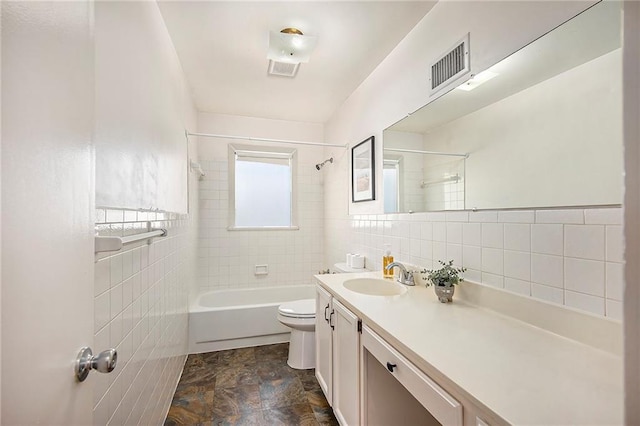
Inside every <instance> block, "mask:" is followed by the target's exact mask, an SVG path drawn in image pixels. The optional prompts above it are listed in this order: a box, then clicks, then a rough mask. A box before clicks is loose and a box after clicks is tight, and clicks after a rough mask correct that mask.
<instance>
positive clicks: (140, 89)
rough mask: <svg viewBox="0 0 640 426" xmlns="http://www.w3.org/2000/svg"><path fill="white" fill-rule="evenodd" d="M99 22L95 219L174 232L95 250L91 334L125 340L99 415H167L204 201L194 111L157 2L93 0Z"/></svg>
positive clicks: (111, 225) (132, 419) (98, 381)
mask: <svg viewBox="0 0 640 426" xmlns="http://www.w3.org/2000/svg"><path fill="white" fill-rule="evenodd" d="M95 26H96V31H95V37H96V44H95V46H96V47H95V49H96V88H95V91H96V124H95V126H96V127H95V140H96V205H97V206H98V207H101V208H99V209H98V210H97V215H96V229H97V231H98V232H99V234H100V235H119V236H123V235H129V234H132V233H139V232H143V230H144V229H145V226H146V222H147V221H151V222H152V226H154V227H166V228H169V236H168V237H167V238H163V239H160V238H158V239H155V240H154V242H153V244H152V245H149V246H147V245H145V244H142V245H141V246H140V247H135V246H127V247H126V248H125V250H124V251H123V252H120V253H116V254H115V255H112V256H104V255H100V256H96V261H97V262H96V264H95V279H94V284H95V285H94V306H95V315H94V333H95V337H94V340H95V343H94V344H95V346H96V348H106V347H115V348H117V349H118V352H119V360H118V362H119V365H118V367H117V368H116V370H115V371H114V372H113V373H111V374H109V375H99V376H97V377H95V378H93V380H94V382H95V386H96V388H95V390H94V393H93V396H94V399H93V411H94V423H95V424H114V425H115V424H125V423H127V424H160V423H161V422H163V421H164V416H165V415H166V413H167V410H168V408H169V406H170V404H171V399H172V396H173V393H174V391H175V387H176V385H177V383H178V380H179V378H180V374H181V371H182V367H183V364H184V361H185V358H186V353H187V337H188V336H187V333H188V328H187V325H188V299H189V288H190V283H191V281H192V279H193V272H194V271H195V255H196V253H195V246H196V238H197V211H198V197H197V176H196V175H195V174H194V173H189V174H187V173H188V171H187V164H188V158H187V150H188V153H189V156H190V159H193V160H195V161H197V159H198V157H197V145H196V141H195V140H192V141H191V142H190V144H189V146H188V147H187V138H186V136H185V133H184V131H185V129H188V130H194V129H195V128H196V122H197V115H196V111H195V108H194V107H193V104H192V102H191V98H190V95H189V90H188V88H187V84H186V81H185V78H184V75H183V73H182V69H181V67H180V63H179V61H178V57H177V54H176V52H175V50H174V48H173V45H172V43H171V40H170V38H169V34H168V31H167V29H166V27H165V24H164V21H163V19H162V16H161V15H160V12H159V9H158V6H157V4H156V3H155V2H96V3H95ZM187 176H188V177H187ZM187 182H188V183H187ZM122 207H127V208H128V209H127V210H123V209H122ZM156 209H158V210H159V211H156ZM150 210H153V211H150ZM187 211H188V212H189V214H188V215H187V214H186V213H187Z"/></svg>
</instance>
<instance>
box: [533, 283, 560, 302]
mask: <svg viewBox="0 0 640 426" xmlns="http://www.w3.org/2000/svg"><path fill="white" fill-rule="evenodd" d="M531 296H533V297H535V298H536V299H540V300H546V301H547V302H552V303H557V304H559V305H562V304H564V292H563V291H562V290H561V289H559V288H556V287H549V286H546V285H542V284H536V283H531Z"/></svg>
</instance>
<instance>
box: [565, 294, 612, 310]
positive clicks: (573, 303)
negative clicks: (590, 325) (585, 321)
mask: <svg viewBox="0 0 640 426" xmlns="http://www.w3.org/2000/svg"><path fill="white" fill-rule="evenodd" d="M564 298H565V302H564V303H565V305H567V306H569V307H571V308H575V309H579V310H581V311H586V312H591V313H592V314H596V315H604V298H602V297H596V296H591V295H588V294H584V293H576V292H573V291H569V290H565V292H564Z"/></svg>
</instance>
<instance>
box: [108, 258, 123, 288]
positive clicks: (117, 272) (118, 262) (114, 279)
mask: <svg viewBox="0 0 640 426" xmlns="http://www.w3.org/2000/svg"><path fill="white" fill-rule="evenodd" d="M110 265H111V267H110V277H111V279H110V282H111V287H115V286H116V285H118V284H120V283H121V282H122V255H120V254H118V255H116V256H113V257H111V258H110Z"/></svg>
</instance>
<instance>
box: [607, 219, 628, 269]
mask: <svg viewBox="0 0 640 426" xmlns="http://www.w3.org/2000/svg"><path fill="white" fill-rule="evenodd" d="M606 241H607V242H606V259H607V261H609V262H624V235H623V231H622V226H619V225H610V226H607V227H606Z"/></svg>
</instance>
